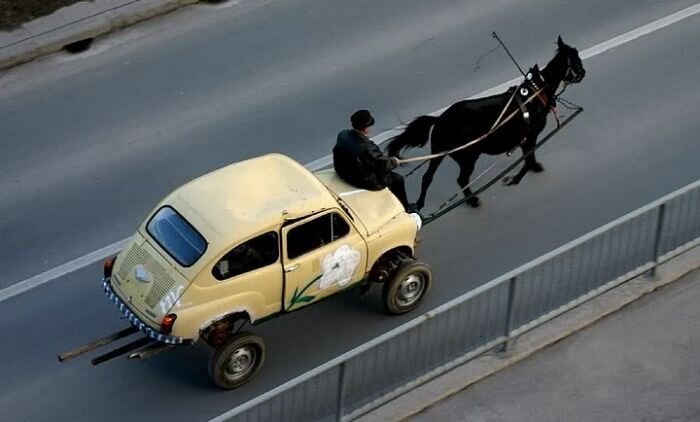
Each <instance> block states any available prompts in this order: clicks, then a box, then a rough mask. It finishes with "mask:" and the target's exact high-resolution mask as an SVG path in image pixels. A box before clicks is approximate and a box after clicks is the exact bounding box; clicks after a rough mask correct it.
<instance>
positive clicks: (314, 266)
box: [282, 210, 367, 310]
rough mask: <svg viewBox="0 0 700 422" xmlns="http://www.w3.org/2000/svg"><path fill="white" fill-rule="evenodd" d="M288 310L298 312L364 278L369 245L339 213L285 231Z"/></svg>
mask: <svg viewBox="0 0 700 422" xmlns="http://www.w3.org/2000/svg"><path fill="white" fill-rule="evenodd" d="M282 239H283V245H284V247H283V249H284V273H285V274H284V277H285V294H284V306H285V309H286V310H294V309H298V308H300V307H302V306H306V305H308V304H310V303H313V302H315V301H317V300H319V299H322V298H324V297H326V296H329V295H332V294H333V293H336V292H338V291H339V290H342V289H343V288H345V287H347V286H349V285H350V284H352V283H355V282H358V281H360V280H362V279H363V278H364V275H365V271H366V270H367V245H366V243H365V241H364V239H363V238H362V236H360V235H359V233H358V232H357V230H356V229H355V227H353V225H352V224H351V223H350V222H349V221H348V220H347V218H345V216H344V215H343V214H341V212H340V211H339V210H331V211H327V212H323V213H319V214H316V215H313V216H311V217H309V218H306V219H304V220H302V221H298V222H295V223H293V224H290V225H288V226H285V227H284V228H283V229H282Z"/></svg>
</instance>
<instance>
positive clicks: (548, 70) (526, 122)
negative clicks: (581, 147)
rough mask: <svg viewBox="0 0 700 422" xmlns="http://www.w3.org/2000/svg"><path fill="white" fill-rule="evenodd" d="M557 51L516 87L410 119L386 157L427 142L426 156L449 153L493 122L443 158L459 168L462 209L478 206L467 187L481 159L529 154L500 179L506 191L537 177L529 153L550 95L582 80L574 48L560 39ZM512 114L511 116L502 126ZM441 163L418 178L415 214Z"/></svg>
mask: <svg viewBox="0 0 700 422" xmlns="http://www.w3.org/2000/svg"><path fill="white" fill-rule="evenodd" d="M557 46H558V49H557V52H556V54H555V56H554V58H553V59H552V60H551V61H550V62H549V63H547V66H545V68H544V69H542V70H540V69H539V68H538V67H537V65H535V66H534V67H533V68H531V69H530V70H529V71H528V73H527V77H526V79H525V80H524V81H523V83H522V84H521V85H519V86H517V87H511V88H510V89H508V90H507V91H506V92H504V93H502V94H498V95H494V96H491V97H484V98H477V99H473V100H464V101H459V102H457V103H454V104H452V105H451V106H450V107H449V108H448V109H447V110H445V112H443V113H442V114H441V115H440V116H439V117H433V116H420V117H418V118H416V119H415V120H413V121H412V122H411V123H409V125H408V127H407V128H406V130H404V132H402V133H401V134H400V135H398V136H396V137H395V138H394V139H392V140H391V141H390V142H389V144H388V146H387V148H386V150H387V153H388V154H389V155H390V156H393V157H398V156H399V153H400V152H401V151H402V150H403V149H406V148H416V147H422V146H424V145H425V144H426V143H428V141H430V140H432V141H431V145H430V150H431V153H433V154H435V153H440V152H446V151H452V150H454V149H455V148H457V147H459V146H461V145H464V144H466V143H467V142H469V141H471V140H473V139H476V138H478V137H480V136H483V135H484V134H486V133H488V132H489V131H490V130H491V129H492V127H493V126H494V124H495V123H496V122H497V121H498V122H499V123H501V125H500V126H499V127H497V128H496V129H495V130H494V131H493V133H491V134H489V135H488V136H486V137H485V138H484V139H483V140H481V141H479V142H477V143H474V144H473V145H471V146H469V147H467V148H464V149H461V150H459V151H455V152H452V153H450V154H449V156H450V157H452V159H453V160H455V162H457V164H458V165H459V167H460V173H459V177H458V178H457V183H459V185H460V186H461V187H462V189H463V192H464V194H465V196H466V197H467V198H468V199H467V203H468V204H469V205H471V206H472V207H477V206H479V198H478V197H476V196H472V193H471V190H470V189H469V188H468V185H469V178H470V176H471V174H472V171H474V165H475V164H476V160H477V159H478V158H479V155H481V154H482V153H486V154H489V155H499V154H503V153H506V152H509V151H512V150H514V149H515V148H517V147H518V146H519V147H520V148H521V150H522V152H523V154H528V153H531V152H532V154H530V155H528V156H526V158H525V164H524V165H523V167H522V169H521V170H520V171H519V172H518V174H516V175H515V176H513V177H509V178H507V179H504V182H505V183H506V184H508V185H517V184H518V183H520V180H521V179H522V178H523V177H524V176H525V174H526V173H527V172H528V171H529V170H532V171H534V172H541V171H542V170H544V169H543V168H542V165H540V163H538V162H537V161H536V160H535V154H534V149H535V145H536V143H537V136H538V135H539V134H540V132H542V130H544V128H545V126H546V124H547V115H548V113H549V112H550V110H553V108H554V107H555V105H556V97H555V95H556V90H557V89H558V88H559V85H560V84H561V83H562V82H563V83H564V84H572V83H578V82H581V81H582V80H583V77H584V76H585V74H586V71H585V69H584V68H583V64H582V63H581V58H580V57H579V55H578V51H577V50H576V49H575V48H573V47H571V46H569V45H567V44H565V43H564V42H563V41H562V39H561V37H559V38H558V40H557ZM528 100H529V101H528ZM504 108H506V110H505V111H504ZM513 113H515V115H513V116H512V118H511V119H510V120H507V121H506V119H507V118H508V117H509V116H510V115H511V114H513ZM431 131H432V133H431ZM444 158H445V156H441V157H438V158H434V159H432V160H431V161H430V166H429V167H428V170H427V171H426V172H425V174H424V175H423V182H422V184H421V193H420V197H419V198H418V201H417V202H416V207H417V208H418V209H421V208H423V206H424V205H425V196H426V193H427V191H428V186H430V183H431V182H432V181H433V176H434V175H435V171H436V170H437V168H438V167H439V166H440V163H442V160H443V159H444Z"/></svg>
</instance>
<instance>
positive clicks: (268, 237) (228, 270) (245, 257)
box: [211, 232, 279, 281]
mask: <svg viewBox="0 0 700 422" xmlns="http://www.w3.org/2000/svg"><path fill="white" fill-rule="evenodd" d="M278 258H279V240H278V237H277V233H275V232H267V233H265V234H263V235H260V236H257V237H254V238H252V239H250V240H248V241H246V242H243V243H241V244H240V245H238V246H236V247H235V248H233V249H232V250H231V251H230V252H229V253H227V254H226V255H224V257H223V258H221V259H220V260H219V262H217V263H216V265H214V268H212V270H211V273H212V275H213V276H214V278H216V279H217V280H219V281H222V280H226V279H229V278H231V277H235V276H237V275H241V274H244V273H247V272H250V271H253V270H257V269H258V268H262V267H266V266H268V265H270V264H274V263H275V262H277V260H278Z"/></svg>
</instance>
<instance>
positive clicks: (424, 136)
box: [386, 116, 438, 157]
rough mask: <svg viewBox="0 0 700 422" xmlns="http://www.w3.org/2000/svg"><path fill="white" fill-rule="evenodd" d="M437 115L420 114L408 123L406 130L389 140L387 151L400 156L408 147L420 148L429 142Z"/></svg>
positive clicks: (394, 155) (393, 155) (391, 154)
mask: <svg viewBox="0 0 700 422" xmlns="http://www.w3.org/2000/svg"><path fill="white" fill-rule="evenodd" d="M437 119H438V118H437V117H433V116H420V117H417V118H416V119H415V120H413V121H412V122H411V123H409V124H408V126H407V127H406V130H404V131H403V132H402V133H401V134H399V135H398V136H396V137H395V138H394V139H392V140H391V141H389V143H388V144H387V147H386V152H387V154H388V155H389V156H390V157H398V156H399V153H401V151H402V150H404V149H406V148H419V147H422V146H425V144H427V143H428V138H429V136H428V135H429V134H430V129H431V128H432V127H433V125H434V124H435V122H437Z"/></svg>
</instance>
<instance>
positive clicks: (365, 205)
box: [315, 169, 405, 236]
mask: <svg viewBox="0 0 700 422" xmlns="http://www.w3.org/2000/svg"><path fill="white" fill-rule="evenodd" d="M315 174H316V177H318V178H319V179H320V180H321V182H323V184H324V185H326V187H327V188H328V189H329V190H331V191H332V192H334V193H335V194H336V195H337V196H338V197H339V198H340V199H341V200H342V201H343V203H345V204H346V205H347V206H348V207H349V208H350V210H351V211H352V212H353V214H354V215H355V216H356V217H357V218H358V219H359V220H360V223H361V225H362V227H364V229H365V231H366V235H368V236H369V235H372V234H374V233H376V232H377V231H378V230H379V229H381V228H382V227H383V226H384V225H385V224H386V223H388V222H389V221H391V220H392V219H394V218H396V217H397V216H398V215H401V214H403V213H404V212H405V211H404V209H403V206H402V205H401V202H399V200H398V199H397V198H396V197H395V196H394V194H393V193H391V191H389V189H382V190H379V191H370V190H365V189H358V188H356V187H354V186H352V185H350V184H348V183H346V182H345V181H344V180H343V179H341V178H340V177H339V176H338V175H337V174H336V173H335V171H333V170H332V169H330V170H321V171H318V172H316V173H315Z"/></svg>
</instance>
